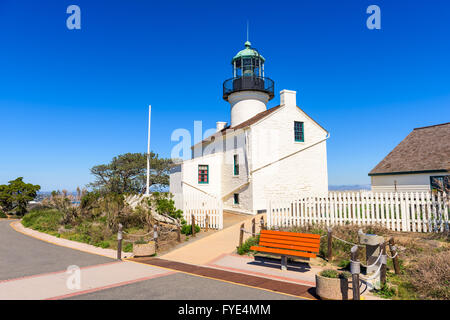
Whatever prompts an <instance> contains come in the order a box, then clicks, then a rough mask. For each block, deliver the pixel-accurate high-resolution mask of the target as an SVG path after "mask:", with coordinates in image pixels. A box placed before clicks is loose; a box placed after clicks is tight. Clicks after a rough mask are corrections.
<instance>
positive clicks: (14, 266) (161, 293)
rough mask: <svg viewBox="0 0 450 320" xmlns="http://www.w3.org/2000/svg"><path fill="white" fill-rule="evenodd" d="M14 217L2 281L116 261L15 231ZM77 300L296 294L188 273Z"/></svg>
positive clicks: (5, 227) (1, 240)
mask: <svg viewBox="0 0 450 320" xmlns="http://www.w3.org/2000/svg"><path fill="white" fill-rule="evenodd" d="M11 222H12V221H11V220H9V221H8V220H0V280H7V279H15V278H20V277H26V276H31V275H38V274H43V273H50V272H56V271H62V270H66V269H67V267H68V266H70V265H77V266H79V267H85V266H92V265H98V264H103V263H107V262H111V261H114V260H113V259H110V258H107V257H102V256H99V255H94V254H89V253H85V252H82V251H77V250H73V249H70V248H65V247H61V246H57V245H54V244H51V243H47V242H45V241H41V240H38V239H35V238H32V237H29V236H26V235H24V234H22V233H19V232H17V231H15V230H14V229H13V228H12V227H11V226H10V223H11ZM70 299H78V300H80V299H81V300H103V299H113V300H117V299H121V300H130V299H132V300H146V299H153V300H155V299H156V300H159V299H177V300H178V299H179V300H210V299H212V300H216V299H225V300H279V299H287V300H292V299H297V298H296V297H293V296H288V295H284V294H278V293H274V292H270V291H266V290H261V289H257V288H252V287H246V286H242V285H238V284H233V283H227V282H223V281H220V280H214V279H208V278H203V277H199V276H194V275H189V274H185V273H176V274H170V275H166V276H162V277H159V278H154V279H150V280H145V281H141V282H135V283H131V284H128V285H123V286H120V287H113V288H109V289H104V290H101V291H95V292H91V293H87V294H82V295H77V296H73V297H71V298H70Z"/></svg>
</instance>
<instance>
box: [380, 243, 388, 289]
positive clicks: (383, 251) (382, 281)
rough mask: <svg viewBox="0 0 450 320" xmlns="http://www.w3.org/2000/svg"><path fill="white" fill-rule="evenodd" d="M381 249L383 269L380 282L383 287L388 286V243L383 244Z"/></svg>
mask: <svg viewBox="0 0 450 320" xmlns="http://www.w3.org/2000/svg"><path fill="white" fill-rule="evenodd" d="M380 249H381V269H380V282H381V284H382V285H385V284H386V267H387V265H386V262H387V259H386V242H384V241H383V242H382V243H381V244H380Z"/></svg>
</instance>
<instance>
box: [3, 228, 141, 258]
mask: <svg viewBox="0 0 450 320" xmlns="http://www.w3.org/2000/svg"><path fill="white" fill-rule="evenodd" d="M10 226H11V228H13V229H14V230H15V231H17V232H19V233H22V234H24V235H26V236H29V237H32V238H35V239H38V240H41V241H45V242H48V243H51V244H54V245H57V246H61V247H66V248H70V249H74V250H78V251H83V252H87V253H90V254H96V255H99V256H103V257H108V258H111V259H116V258H117V251H116V250H113V249H103V248H99V247H96V246H93V245H90V244H87V243H81V242H76V241H72V240H67V239H62V238H58V237H55V236H52V235H49V234H47V233H43V232H39V231H36V230H33V229H30V228H26V227H24V226H23V225H22V222H21V220H16V221H13V222H11V223H10ZM132 256H133V254H132V253H131V252H122V258H123V259H125V258H130V257H132Z"/></svg>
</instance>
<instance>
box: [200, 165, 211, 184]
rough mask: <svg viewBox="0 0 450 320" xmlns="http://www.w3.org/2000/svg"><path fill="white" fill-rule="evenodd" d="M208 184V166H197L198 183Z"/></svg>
mask: <svg viewBox="0 0 450 320" xmlns="http://www.w3.org/2000/svg"><path fill="white" fill-rule="evenodd" d="M208 182H209V170H208V165H204V164H199V165H198V183H208Z"/></svg>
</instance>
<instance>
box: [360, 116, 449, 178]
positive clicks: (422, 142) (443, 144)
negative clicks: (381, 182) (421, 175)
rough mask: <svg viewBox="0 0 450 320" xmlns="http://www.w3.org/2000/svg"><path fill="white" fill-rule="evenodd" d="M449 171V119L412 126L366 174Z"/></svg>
mask: <svg viewBox="0 0 450 320" xmlns="http://www.w3.org/2000/svg"><path fill="white" fill-rule="evenodd" d="M437 171H442V172H445V171H447V172H448V171H450V122H447V123H442V124H438V125H434V126H429V127H422V128H415V129H414V130H413V131H412V132H411V133H410V134H409V135H408V136H407V137H406V138H405V139H404V140H403V141H402V142H400V144H398V145H397V146H396V147H395V148H394V150H392V151H391V152H390V153H389V154H388V155H387V156H386V157H385V158H384V159H383V160H382V161H381V162H380V163H379V164H377V165H376V167H375V168H373V169H372V171H370V172H369V176H372V175H382V174H394V173H410V172H437Z"/></svg>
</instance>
